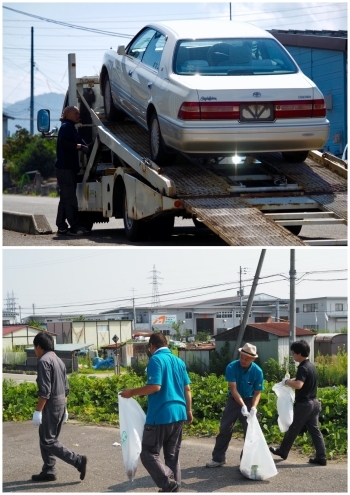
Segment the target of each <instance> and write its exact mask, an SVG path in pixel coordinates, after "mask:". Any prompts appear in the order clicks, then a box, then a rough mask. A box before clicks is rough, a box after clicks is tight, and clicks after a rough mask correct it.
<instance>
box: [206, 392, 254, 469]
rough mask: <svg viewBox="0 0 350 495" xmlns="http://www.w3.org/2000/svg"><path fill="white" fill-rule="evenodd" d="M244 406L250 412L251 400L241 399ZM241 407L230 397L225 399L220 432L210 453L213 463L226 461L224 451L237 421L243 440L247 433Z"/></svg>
mask: <svg viewBox="0 0 350 495" xmlns="http://www.w3.org/2000/svg"><path fill="white" fill-rule="evenodd" d="M243 400H244V403H245V405H246V406H247V408H248V411H250V409H251V407H252V399H250V398H246V399H243ZM241 409H242V406H241V405H240V404H238V402H236V401H235V400H234V399H233V398H232V397H231V396H230V397H229V398H228V399H227V402H226V406H225V409H224V412H223V413H222V417H221V422H220V431H219V434H218V436H217V437H216V440H215V447H214V450H213V452H212V458H213V461H215V462H223V461H225V460H226V451H227V449H228V446H229V443H230V441H231V438H232V433H233V428H234V426H235V424H236V422H237V420H238V419H239V420H240V422H241V423H242V427H243V433H244V438H245V436H246V433H247V426H248V425H247V418H246V417H245V416H243V414H242V413H241Z"/></svg>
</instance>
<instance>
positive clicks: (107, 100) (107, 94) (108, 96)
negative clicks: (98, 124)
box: [103, 76, 125, 121]
mask: <svg viewBox="0 0 350 495" xmlns="http://www.w3.org/2000/svg"><path fill="white" fill-rule="evenodd" d="M103 104H104V108H105V117H106V119H107V120H110V121H111V120H114V121H120V120H123V119H124V117H125V114H124V112H123V111H122V110H117V109H116V108H115V106H114V103H113V98H112V90H111V83H110V81H109V77H108V76H106V79H105V86H104V92H103Z"/></svg>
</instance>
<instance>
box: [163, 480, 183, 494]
mask: <svg viewBox="0 0 350 495" xmlns="http://www.w3.org/2000/svg"><path fill="white" fill-rule="evenodd" d="M179 491H180V487H179V484H178V482H177V481H175V480H171V481H170V486H169V488H168V489H167V490H164V488H162V489H161V490H158V493H169V492H179Z"/></svg>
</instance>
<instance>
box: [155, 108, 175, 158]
mask: <svg viewBox="0 0 350 495" xmlns="http://www.w3.org/2000/svg"><path fill="white" fill-rule="evenodd" d="M148 137H149V149H150V153H151V160H152V161H154V162H155V163H157V165H160V166H163V165H172V164H173V163H174V162H175V160H176V156H177V155H176V153H171V152H169V151H167V150H166V149H165V146H164V142H163V138H162V134H161V132H160V126H159V121H158V117H157V114H156V112H153V113H152V115H151V118H150V120H149V126H148Z"/></svg>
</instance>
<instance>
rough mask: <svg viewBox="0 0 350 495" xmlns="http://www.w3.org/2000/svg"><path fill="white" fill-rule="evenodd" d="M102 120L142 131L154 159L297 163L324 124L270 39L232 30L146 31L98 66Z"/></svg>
mask: <svg viewBox="0 0 350 495" xmlns="http://www.w3.org/2000/svg"><path fill="white" fill-rule="evenodd" d="M100 87H101V92H102V95H103V97H104V106H105V116H106V118H107V119H108V120H118V119H123V118H124V117H125V114H127V115H128V116H130V117H132V118H133V119H134V120H136V121H137V122H138V123H139V124H140V125H141V126H143V127H144V128H145V129H147V130H148V133H149V144H150V152H151V158H152V160H153V161H155V162H156V163H158V164H160V165H162V164H167V163H168V164H169V163H171V162H172V161H173V159H174V158H175V157H176V152H182V153H186V154H191V155H195V156H200V157H222V156H230V155H235V154H241V153H244V154H246V153H254V152H271V151H279V152H282V154H283V156H284V157H285V159H287V160H289V161H294V162H298V161H303V160H304V159H305V158H306V157H307V154H308V151H309V150H312V149H321V148H322V147H323V145H324V143H325V142H326V141H327V139H328V134H329V122H328V120H327V119H326V107H325V101H324V97H323V95H322V93H321V92H320V90H319V89H318V88H317V87H316V85H315V84H314V83H313V82H312V81H311V80H310V79H309V78H308V77H306V76H305V75H304V74H303V73H302V72H301V70H300V68H299V67H298V65H297V64H296V62H295V61H294V60H293V59H292V57H291V56H290V55H289V53H288V52H287V51H286V50H285V48H284V47H283V46H282V45H281V44H280V43H279V42H278V41H277V40H276V39H275V38H274V37H273V36H272V35H271V34H269V33H268V32H267V31H264V30H262V29H260V28H257V27H255V26H253V25H251V24H247V23H240V22H233V21H217V22H212V21H210V22H208V21H171V22H162V23H155V24H150V25H148V26H146V27H145V28H143V29H142V30H141V31H140V32H139V33H138V34H137V35H136V36H135V37H134V38H133V39H132V40H131V41H130V43H129V44H128V45H127V46H126V47H125V46H123V45H122V46H119V47H118V49H117V51H114V50H112V49H111V50H109V51H108V52H106V53H105V55H104V58H103V65H102V69H101V73H100Z"/></svg>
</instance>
